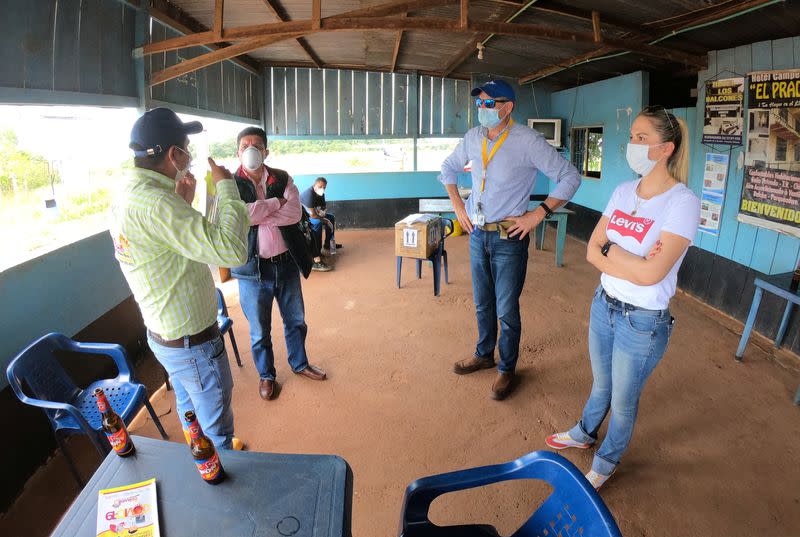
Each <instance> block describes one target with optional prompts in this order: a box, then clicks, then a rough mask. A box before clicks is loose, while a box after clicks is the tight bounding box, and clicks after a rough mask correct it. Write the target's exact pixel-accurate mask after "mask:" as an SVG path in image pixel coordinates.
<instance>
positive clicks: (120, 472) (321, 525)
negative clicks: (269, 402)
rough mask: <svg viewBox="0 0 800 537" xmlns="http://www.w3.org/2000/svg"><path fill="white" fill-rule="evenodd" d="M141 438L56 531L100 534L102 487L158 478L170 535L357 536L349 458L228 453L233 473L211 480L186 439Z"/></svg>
mask: <svg viewBox="0 0 800 537" xmlns="http://www.w3.org/2000/svg"><path fill="white" fill-rule="evenodd" d="M133 441H134V444H135V445H136V455H134V456H132V457H129V458H127V459H123V458H120V457H118V456H117V455H116V454H114V453H113V452H112V453H110V454H109V455H108V457H106V459H105V460H104V461H103V463H102V464H101V465H100V467H99V468H98V469H97V471H96V472H95V474H94V476H93V477H92V479H91V480H90V481H89V483H88V484H87V485H86V487H85V488H84V489H83V491H82V492H81V493H80V495H79V496H78V498H77V499H76V500H75V502H74V503H73V504H72V506H71V507H70V508H69V511H67V513H66V514H65V515H64V518H63V519H62V520H61V522H60V523H59V525H58V527H57V528H56V530H55V532H54V533H53V534H52V535H53V536H59V537H61V536H63V537H83V536H86V537H94V536H95V535H96V532H95V529H96V526H97V493H98V491H100V490H101V489H106V488H111V487H116V486H120V485H128V484H133V483H138V482H140V481H144V480H146V479H149V478H151V477H155V478H156V491H157V495H158V512H159V520H160V524H161V535H162V536H164V537H183V536H186V537H188V536H190V535H215V536H217V535H218V536H222V535H230V536H240V535H248V536H271V535H276V536H277V535H294V536H296V537H301V536H310V535H313V536H315V537H317V536H320V537H322V536H324V537H350V513H351V502H352V474H351V472H350V469H349V467H348V465H347V463H346V462H345V461H344V459H342V458H341V457H336V456H332V455H284V454H275V453H253V452H247V451H222V452H220V459H221V460H222V465H223V467H224V468H225V473H226V474H227V478H226V480H225V481H224V482H222V483H220V484H219V485H208V484H206V483H204V482H203V481H202V479H201V477H200V474H199V473H198V472H197V468H196V467H195V465H194V461H193V460H192V457H191V455H190V453H189V448H188V446H187V445H186V444H183V443H180V444H178V443H173V442H164V441H161V440H153V439H151V438H144V437H141V436H134V437H133Z"/></svg>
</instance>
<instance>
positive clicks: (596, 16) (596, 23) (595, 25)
mask: <svg viewBox="0 0 800 537" xmlns="http://www.w3.org/2000/svg"><path fill="white" fill-rule="evenodd" d="M592 29H593V30H594V42H595V43H600V42H601V41H602V40H603V36H602V35H601V34H600V12H599V11H592Z"/></svg>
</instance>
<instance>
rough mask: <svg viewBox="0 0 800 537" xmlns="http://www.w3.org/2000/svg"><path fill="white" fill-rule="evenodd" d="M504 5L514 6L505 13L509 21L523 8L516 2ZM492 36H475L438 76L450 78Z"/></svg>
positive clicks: (505, 18) (505, 17)
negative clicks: (480, 44) (479, 44)
mask: <svg viewBox="0 0 800 537" xmlns="http://www.w3.org/2000/svg"><path fill="white" fill-rule="evenodd" d="M503 3H504V4H510V5H511V6H513V8H514V9H513V10H511V11H508V12H507V13H503V18H504V20H506V21H508V20H509V18H510V17H511V16H513V14H514V13H516V12H517V11H519V8H521V7H522V5H521V4H516V3H514V2H503ZM467 25H469V18H467ZM490 36H491V34H475V35H473V36H472V37H471V38H470V40H469V41H467V43H466V44H465V45H464V47H463V48H462V49H461V50H459V51H458V53H457V54H456V55H455V57H454V58H453V59H452V60H450V62H449V63H448V64H447V66H446V67H445V68H444V69H443V70H442V71H441V72H440V73H439V75H438V76H441V77H446V76H450V74H451V73H452V72H453V71H455V70H456V69H457V68H458V66H459V65H461V64H462V63H464V62H465V61H467V58H469V57H470V56H471V55H472V54H474V53H475V48H476V47H477V46H478V43H483V41H484V40H486V39H488V38H489V37H490Z"/></svg>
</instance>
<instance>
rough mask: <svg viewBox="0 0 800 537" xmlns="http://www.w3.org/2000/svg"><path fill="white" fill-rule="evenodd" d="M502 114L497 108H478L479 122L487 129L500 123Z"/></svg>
mask: <svg viewBox="0 0 800 537" xmlns="http://www.w3.org/2000/svg"><path fill="white" fill-rule="evenodd" d="M500 121H501V120H500V115H499V114H498V113H497V108H478V123H480V124H481V125H483V126H484V127H486V128H487V129H493V128H495V127H496V126H498V125H499V124H500Z"/></svg>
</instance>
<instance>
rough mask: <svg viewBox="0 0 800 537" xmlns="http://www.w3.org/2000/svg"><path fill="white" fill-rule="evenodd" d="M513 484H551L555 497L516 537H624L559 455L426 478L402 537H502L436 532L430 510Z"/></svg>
mask: <svg viewBox="0 0 800 537" xmlns="http://www.w3.org/2000/svg"><path fill="white" fill-rule="evenodd" d="M512 479H540V480H543V481H547V482H548V483H549V484H550V485H551V486H552V487H553V492H552V493H551V494H550V496H549V497H548V498H547V500H545V502H544V503H543V504H542V505H541V506H539V508H538V509H537V510H536V512H535V513H533V515H531V518H529V519H528V521H527V522H525V524H523V525H522V527H521V528H519V529H518V530H517V531H515V532H514V533H513V535H512V537H559V536H560V537H578V536H580V537H605V536H609V537H622V533H620V531H619V528H618V527H617V523H616V522H615V521H614V517H613V516H612V515H611V512H610V511H609V510H608V507H606V505H605V503H603V500H602V499H601V498H600V496H599V495H598V494H597V492H596V491H595V490H594V488H592V486H591V484H589V482H588V481H587V480H586V478H584V477H583V474H581V472H579V471H578V469H577V468H576V467H575V465H574V464H572V463H571V462H569V461H568V460H567V459H565V458H564V457H562V456H561V455H558V454H556V453H551V452H549V451H534V452H533V453H529V454H527V455H525V456H523V457H520V458H519V459H517V460H515V461H511V462H507V463H503V464H497V465H494V466H483V467H480V468H470V469H468V470H460V471H457V472H450V473H447V474H439V475H435V476H430V477H423V478H422V479H418V480H416V481H414V482H413V483H411V485H409V486H408V489H406V495H405V500H404V503H403V511H402V515H401V519H400V537H498V533H497V530H496V529H495V528H494V526H491V525H488V524H473V525H461V526H436V525H434V524H433V523H432V522H431V521H430V520H429V519H428V509H429V508H430V505H431V503H433V500H435V499H436V498H437V497H438V496H440V495H442V494H445V493H447V492H454V491H457V490H464V489H470V488H475V487H481V486H484V485H490V484H492V483H497V482H500V481H509V480H512Z"/></svg>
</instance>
